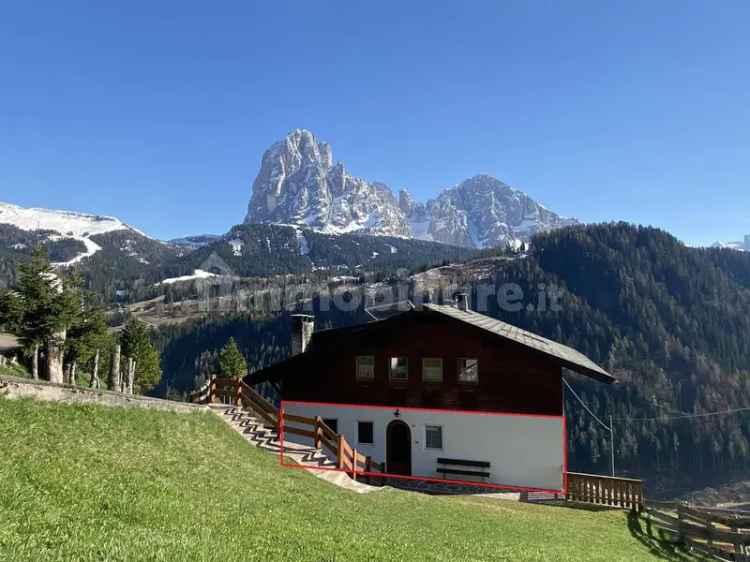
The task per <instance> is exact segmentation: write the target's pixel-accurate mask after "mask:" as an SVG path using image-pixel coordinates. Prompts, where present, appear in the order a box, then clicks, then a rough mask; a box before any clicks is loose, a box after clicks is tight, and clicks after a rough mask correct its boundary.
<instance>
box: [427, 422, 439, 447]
mask: <svg viewBox="0 0 750 562" xmlns="http://www.w3.org/2000/svg"><path fill="white" fill-rule="evenodd" d="M424 446H425V448H426V449H442V448H443V428H442V427H441V426H439V425H426V426H424Z"/></svg>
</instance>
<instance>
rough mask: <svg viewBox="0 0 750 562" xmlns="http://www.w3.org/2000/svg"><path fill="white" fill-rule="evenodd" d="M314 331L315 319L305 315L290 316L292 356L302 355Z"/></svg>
mask: <svg viewBox="0 0 750 562" xmlns="http://www.w3.org/2000/svg"><path fill="white" fill-rule="evenodd" d="M314 330H315V317H314V316H308V315H307V314H293V315H292V355H299V354H300V353H304V352H305V350H306V349H307V346H308V345H309V344H310V340H311V339H312V335H313V331H314Z"/></svg>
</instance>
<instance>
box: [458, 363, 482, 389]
mask: <svg viewBox="0 0 750 562" xmlns="http://www.w3.org/2000/svg"><path fill="white" fill-rule="evenodd" d="M458 382H465V383H470V384H477V383H478V382H479V360H478V359H467V358H462V359H459V360H458Z"/></svg>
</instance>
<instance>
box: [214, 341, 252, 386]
mask: <svg viewBox="0 0 750 562" xmlns="http://www.w3.org/2000/svg"><path fill="white" fill-rule="evenodd" d="M219 374H220V375H221V376H222V377H226V378H232V379H239V378H240V377H244V376H245V375H246V374H247V362H246V361H245V357H244V356H243V355H242V353H241V352H240V348H239V347H237V342H236V341H234V338H230V339H229V342H228V343H227V344H226V345H225V346H224V347H223V348H222V350H221V352H220V353H219Z"/></svg>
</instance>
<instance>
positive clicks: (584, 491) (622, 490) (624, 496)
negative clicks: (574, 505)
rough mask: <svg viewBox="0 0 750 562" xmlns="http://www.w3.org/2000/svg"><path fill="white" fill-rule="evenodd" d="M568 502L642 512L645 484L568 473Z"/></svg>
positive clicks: (610, 477)
mask: <svg viewBox="0 0 750 562" xmlns="http://www.w3.org/2000/svg"><path fill="white" fill-rule="evenodd" d="M567 478H568V489H567V495H566V496H565V499H566V500H568V501H574V502H581V503H591V504H595V505H604V506H611V507H620V508H624V509H632V510H635V511H640V509H641V506H642V505H643V482H642V481H641V480H635V479H632V478H617V477H612V476H597V475H594V474H581V473H579V472H568V474H567Z"/></svg>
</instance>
